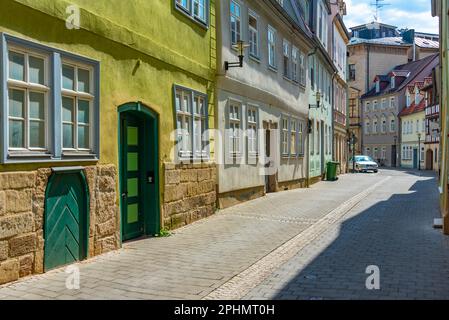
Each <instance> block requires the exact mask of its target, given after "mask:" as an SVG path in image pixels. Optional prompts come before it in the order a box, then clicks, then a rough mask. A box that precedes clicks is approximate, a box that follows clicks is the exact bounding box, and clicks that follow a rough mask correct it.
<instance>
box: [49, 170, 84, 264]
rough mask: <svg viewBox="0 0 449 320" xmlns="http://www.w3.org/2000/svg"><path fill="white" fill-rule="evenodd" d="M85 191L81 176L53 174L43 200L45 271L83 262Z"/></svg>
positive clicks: (79, 173)
mask: <svg viewBox="0 0 449 320" xmlns="http://www.w3.org/2000/svg"><path fill="white" fill-rule="evenodd" d="M87 199H88V195H87V188H86V183H85V181H84V177H83V176H82V174H81V172H72V173H55V174H53V176H52V177H51V178H50V181H49V184H48V187H47V192H46V200H45V228H44V238H45V247H44V251H45V258H44V265H45V270H50V269H54V268H56V267H59V266H63V265H67V264H70V263H73V262H75V261H79V260H83V259H85V258H86V252H87V238H88V235H87V232H88V231H87V230H88V228H87V220H88V209H87Z"/></svg>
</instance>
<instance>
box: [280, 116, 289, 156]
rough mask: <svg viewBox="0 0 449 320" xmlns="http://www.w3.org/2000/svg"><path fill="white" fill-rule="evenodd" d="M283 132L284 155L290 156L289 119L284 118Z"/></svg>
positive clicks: (282, 121)
mask: <svg viewBox="0 0 449 320" xmlns="http://www.w3.org/2000/svg"><path fill="white" fill-rule="evenodd" d="M281 123H282V132H281V139H282V140H281V144H282V155H283V156H288V147H289V145H288V138H289V130H288V118H286V117H282V120H281Z"/></svg>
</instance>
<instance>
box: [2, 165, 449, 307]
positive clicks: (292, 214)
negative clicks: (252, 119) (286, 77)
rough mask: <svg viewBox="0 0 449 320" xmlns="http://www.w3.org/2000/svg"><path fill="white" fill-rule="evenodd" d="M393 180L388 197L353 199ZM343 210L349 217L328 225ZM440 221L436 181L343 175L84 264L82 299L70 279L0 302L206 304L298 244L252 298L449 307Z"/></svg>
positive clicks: (41, 280)
mask: <svg viewBox="0 0 449 320" xmlns="http://www.w3.org/2000/svg"><path fill="white" fill-rule="evenodd" d="M390 176H391V178H390V180H389V181H388V183H386V184H384V185H382V188H377V189H376V190H375V191H374V192H371V193H370V194H368V195H365V196H363V197H362V198H360V197H359V198H360V199H359V198H356V197H357V195H359V194H361V192H363V191H364V190H367V189H368V188H370V187H371V186H373V185H375V184H376V183H378V182H380V181H382V180H383V179H385V178H386V177H390ZM180 179H181V180H182V179H185V177H183V176H182V174H181V178H180ZM412 190H416V191H417V192H415V193H411V192H410V191H412ZM354 198H356V200H357V201H358V202H357V203H354V206H352V207H351V205H352V204H353V202H351V201H353V200H351V199H354ZM339 206H342V207H348V208H349V209H348V210H349V211H346V212H344V211H342V212H340V213H341V214H340V215H336V214H334V215H329V214H330V213H332V211H333V210H334V209H335V208H336V207H339ZM436 216H438V191H437V189H436V184H435V177H434V176H431V175H426V174H425V173H423V175H421V176H419V175H412V174H408V173H406V172H403V171H390V170H389V171H381V172H380V173H379V174H360V175H359V174H357V175H343V176H341V177H340V179H339V180H338V181H336V182H320V183H318V184H315V185H313V186H312V187H311V188H309V189H297V190H291V191H286V192H280V193H275V194H269V195H267V196H266V197H263V198H259V199H256V200H254V201H250V202H246V203H243V204H241V205H237V206H235V207H231V208H228V209H225V210H220V212H219V213H217V214H216V215H214V216H211V217H209V218H207V219H204V220H201V221H199V222H196V223H193V224H191V225H189V226H186V227H183V228H180V229H178V230H176V231H175V232H173V234H172V236H170V237H167V238H150V239H145V240H141V241H136V242H131V243H127V244H125V245H124V246H123V249H121V250H118V251H114V252H110V253H108V254H105V255H102V256H99V257H96V258H94V259H91V260H89V261H86V262H83V263H80V264H78V266H79V268H80V272H81V279H80V280H81V283H80V284H81V289H80V290H74V291H69V290H67V289H66V288H65V279H66V276H67V275H66V274H65V273H64V272H49V273H46V274H43V275H39V276H33V277H28V278H25V279H23V280H19V281H18V282H17V283H15V284H14V286H13V285H4V286H0V299H9V298H10V299H15V298H16V299H17V298H23V296H24V292H27V293H25V294H30V295H31V294H32V297H35V295H37V296H39V297H41V298H42V299H53V298H57V299H126V298H128V299H140V298H142V299H201V298H204V297H205V296H209V295H210V294H211V293H213V292H217V290H223V288H226V286H227V285H229V281H230V280H231V279H233V278H234V277H235V276H238V275H239V274H241V273H242V272H245V271H246V270H248V269H249V268H250V267H251V266H252V265H254V264H255V263H257V262H258V261H261V260H263V259H264V257H266V256H267V255H269V254H270V253H271V252H273V251H275V250H277V249H278V248H280V247H282V246H283V245H284V244H285V243H287V242H288V241H289V240H291V239H293V238H295V237H297V239H296V240H297V243H298V244H300V246H299V247H295V246H294V245H292V246H291V248H290V249H291V250H297V253H295V254H293V255H292V256H291V257H290V256H288V259H285V260H286V261H285V263H283V264H282V265H280V266H278V265H276V264H273V262H272V261H269V263H270V265H269V266H268V267H269V268H270V266H271V267H272V269H269V270H270V272H268V273H266V274H265V273H264V278H262V279H258V280H257V281H256V282H255V283H250V284H249V286H248V288H247V289H248V292H247V294H246V296H245V297H246V298H248V299H249V298H251V299H304V300H310V299H323V298H326V299H338V298H347V299H358V298H367V299H379V298H384V299H401V298H405V299H410V298H412V299H416V298H420V297H422V298H426V299H427V298H432V297H434V296H436V298H449V279H446V278H445V275H444V273H442V272H441V270H445V268H446V266H447V264H448V263H449V250H448V248H449V242H448V240H447V237H444V236H442V235H441V231H438V230H435V229H433V228H432V226H431V223H432V221H433V218H434V217H436ZM292 252H293V251H292ZM281 257H284V258H285V257H286V256H281ZM368 264H377V265H379V267H380V269H381V288H382V290H380V291H378V292H372V291H368V290H366V288H365V280H366V276H367V274H365V269H366V266H367V265H368ZM261 267H263V268H266V267H267V266H263V265H262V266H261ZM271 270H273V271H271ZM306 275H315V276H316V277H311V278H310V279H309V280H307V279H304V276H306ZM265 276H266V277H265ZM12 288H16V289H12ZM19 288H20V290H19ZM422 288H425V289H428V290H420V289H422ZM429 288H431V289H429ZM31 289H32V291H31Z"/></svg>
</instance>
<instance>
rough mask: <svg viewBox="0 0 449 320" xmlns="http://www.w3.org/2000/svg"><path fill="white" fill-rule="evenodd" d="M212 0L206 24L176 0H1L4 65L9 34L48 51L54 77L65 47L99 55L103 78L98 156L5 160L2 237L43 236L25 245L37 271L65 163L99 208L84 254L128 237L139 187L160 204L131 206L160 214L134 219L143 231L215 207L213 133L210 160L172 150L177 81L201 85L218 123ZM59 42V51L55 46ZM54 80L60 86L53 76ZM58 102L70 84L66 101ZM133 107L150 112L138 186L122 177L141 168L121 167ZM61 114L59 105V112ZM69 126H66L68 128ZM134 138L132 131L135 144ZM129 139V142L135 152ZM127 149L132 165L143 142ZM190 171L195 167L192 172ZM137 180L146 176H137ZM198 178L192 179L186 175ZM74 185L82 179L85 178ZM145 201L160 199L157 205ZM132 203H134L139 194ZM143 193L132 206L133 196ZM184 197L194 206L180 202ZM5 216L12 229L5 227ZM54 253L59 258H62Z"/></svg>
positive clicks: (0, 188)
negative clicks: (50, 200) (53, 191)
mask: <svg viewBox="0 0 449 320" xmlns="http://www.w3.org/2000/svg"><path fill="white" fill-rule="evenodd" d="M206 2H207V4H208V5H207V8H206V21H205V22H206V23H200V22H198V21H197V20H195V19H194V18H192V16H190V15H188V14H186V13H185V12H183V11H182V10H180V9H179V8H178V7H177V5H176V2H175V1H171V0H151V1H148V0H135V1H133V5H130V3H129V2H128V1H121V0H108V1H91V0H73V1H70V2H69V1H64V0H3V1H2V3H1V10H0V36H1V37H0V39H6V40H4V42H3V43H4V45H3V50H4V51H3V55H2V54H0V57H3V61H2V62H1V63H2V64H4V65H3V67H2V68H0V70H2V71H5V70H8V69H6V68H7V66H6V65H8V62H7V61H8V60H7V59H8V50H10V48H9V43H8V41H9V40H8V39H17V41H18V43H20V46H22V45H23V46H24V50H26V49H27V47H28V46H30V50H38V51H39V50H40V49H39V48H45V50H48V51H47V52H50V54H49V55H48V60H49V61H50V65H51V66H49V67H48V70H50V71H49V72H50V73H51V72H53V75H56V74H59V77H61V78H62V79H64V78H63V76H61V65H62V64H63V63H64V62H62V63H61V62H59V64H57V63H55V61H56V62H58V60H57V59H55V58H54V57H55V56H56V55H58V54H59V53H60V54H61V57H62V56H63V55H64V54H66V56H69V57H70V56H72V55H73V57H80V58H86V61H93V62H95V65H96V66H97V67H98V72H96V71H95V72H94V73H95V75H94V77H93V78H92V79H93V81H92V82H95V80H96V76H98V77H97V79H98V81H97V83H96V84H95V85H96V88H99V89H98V90H97V91H98V92H95V102H98V105H97V106H95V103H94V104H93V105H91V108H97V109H98V114H99V116H98V117H96V119H95V120H94V121H92V122H91V123H90V125H91V126H92V127H94V128H93V129H92V130H93V131H95V130H96V129H97V128H99V131H98V134H95V135H96V136H95V139H96V141H98V143H96V144H97V146H98V145H99V148H98V152H97V153H98V154H95V156H92V157H91V158H86V157H84V156H79V155H76V156H72V157H71V158H70V157H66V158H64V156H62V158H57V157H54V156H53V157H52V156H47V157H46V158H45V159H44V158H43V157H42V158H36V157H30V158H29V159H28V158H25V157H22V158H21V159H20V162H16V161H15V160H11V161H6V162H3V163H2V162H1V161H0V209H1V210H0V226H1V228H0V231H2V232H1V233H0V240H2V241H3V240H5V241H17V240H15V239H16V238H17V237H19V238H20V237H22V236H23V235H26V236H33V237H35V238H36V239H37V240H36V241H35V242H34V243H35V246H36V247H34V248H31V249H30V252H34V253H26V254H30V255H33V256H32V261H33V262H32V267H30V268H28V269H26V270H28V271H29V270H31V271H29V272H31V273H40V272H43V270H44V267H43V266H44V262H43V260H44V259H45V258H44V256H46V255H44V250H45V249H44V243H45V239H44V237H45V234H44V232H43V230H44V225H45V224H46V223H47V221H46V218H47V216H48V213H47V212H46V211H45V210H46V205H45V203H46V202H45V200H46V198H45V197H46V196H45V190H46V189H47V186H48V181H49V180H50V179H51V176H52V175H55V174H56V172H57V174H64V173H63V172H64V170H66V172H70V171H71V170H73V169H74V168H76V169H77V170H81V171H82V174H83V175H85V176H86V182H85V183H86V186H85V187H86V189H87V190H89V192H88V193H89V195H88V199H90V200H89V207H90V208H89V209H90V210H88V212H89V213H88V214H89V215H90V217H89V218H88V219H86V221H89V226H88V229H89V232H88V235H83V236H85V237H86V239H81V240H82V241H85V240H86V241H88V246H87V247H88V252H87V253H86V254H85V256H86V257H87V258H89V257H92V256H94V255H98V254H101V253H104V252H107V251H110V250H114V249H117V248H118V247H120V245H121V242H122V240H123V239H126V238H127V237H124V235H123V230H124V228H123V224H124V223H126V221H125V220H126V212H125V215H123V212H121V209H123V208H121V206H122V205H123V202H124V201H123V197H128V195H129V197H131V193H133V196H134V197H135V196H136V194H137V193H138V192H139V190H140V191H141V192H140V195H139V196H140V197H141V198H140V199H139V201H141V202H140V203H141V204H142V206H141V207H142V208H145V209H139V211H142V210H143V211H145V210H148V211H151V212H138V213H136V212H135V211H133V212H132V213H131V214H129V216H131V215H133V219H140V215H141V214H142V215H144V216H146V215H152V216H151V217H150V218H151V222H148V221H144V222H143V223H141V224H140V225H141V226H142V227H141V229H137V231H139V230H141V231H142V232H141V234H140V235H155V234H158V233H159V231H160V229H161V228H167V229H171V228H176V227H179V226H181V225H184V224H187V223H190V222H192V221H194V220H197V219H200V218H203V217H206V216H207V215H210V214H212V213H213V212H214V208H215V183H214V179H216V173H215V164H214V163H213V161H212V159H213V144H212V143H213V139H212V137H211V139H210V145H209V148H210V155H209V157H208V158H207V159H202V161H203V163H199V164H174V155H175V154H176V153H177V152H175V150H176V148H175V145H176V144H175V141H174V139H175V135H174V131H175V129H176V125H177V121H176V119H177V116H176V108H175V101H176V100H175V91H174V89H175V87H176V88H183V89H186V90H188V92H192V97H193V92H195V94H198V95H201V97H205V100H204V101H205V102H206V104H205V108H203V109H207V113H205V119H204V123H206V124H207V125H206V126H208V128H209V129H213V128H214V123H215V120H214V119H215V114H214V101H215V83H214V81H215V74H216V71H215V69H216V32H215V0H210V1H206ZM73 5H75V6H77V7H78V8H79V12H80V28H79V29H76V28H75V29H69V28H67V27H66V20H67V18H68V17H69V16H70V15H71V14H72V13H73V11H69V10H68V8H70V6H73ZM5 44H7V45H5ZM0 47H1V46H0ZM5 48H7V49H5ZM8 48H9V49H8ZM53 49H54V50H55V51H54V52H57V53H56V54H55V53H52V50H53ZM21 50H22V49H21ZM5 61H6V63H5ZM55 65H56V66H57V67H59V69H58V68H57V67H55ZM8 68H10V67H8ZM97 73H98V74H97ZM53 78H56V77H55V76H53V77H52V79H53ZM6 79H8V73H7V72H6V71H5V72H3V77H1V76H0V80H1V81H2V88H4V89H5V88H7V86H8V88H9V86H10V84H9V80H8V81H6ZM61 81H62V80H61ZM56 83H57V82H56ZM92 85H93V84H92ZM52 86H55V87H56V85H55V83H53V84H52ZM58 90H59V91H58ZM58 90H56V92H62V91H61V88H59V89H58ZM2 91H4V92H3V94H0V106H1V108H0V119H2V121H3V122H2V123H3V124H2V125H0V128H1V129H2V130H3V131H2V139H4V137H5V134H4V132H6V128H5V127H6V125H5V124H6V123H8V121H10V120H8V110H9V109H8V108H9V105H10V102H8V101H9V100H8V99H10V97H9V96H10V94H8V92H9V91H8V89H7V90H2ZM54 91H55V90H53V88H51V89H50V90H49V94H50V95H53V92H54ZM62 95H64V94H62ZM8 97H9V98H8ZM56 101H58V99H56ZM60 101H61V94H59V104H61V103H60ZM74 101H77V100H74ZM53 104H55V106H52V105H48V106H47V105H46V107H48V108H49V110H48V111H49V117H53V115H52V114H51V113H52V112H53V110H54V109H53V108H59V110H61V108H62V107H61V105H56V103H53ZM75 108H77V107H76V104H75ZM4 110H6V112H4ZM61 112H62V111H61ZM126 112H128V115H129V117H128V120H129V119H137V120H139V119H140V120H141V121H140V122H139V121H135V122H136V123H137V122H139V125H141V129H139V130H141V131H138V132H139V133H140V134H141V135H140V137H139V139H142V140H141V142H139V143H138V144H137V143H136V146H137V145H138V146H139V150H138V151H139V152H140V154H144V155H145V156H144V157H142V160H139V161H141V162H140V163H139V164H138V165H137V164H136V165H135V164H133V166H134V165H135V166H136V168H137V167H138V168H139V169H135V172H131V173H132V174H134V175H133V176H132V178H133V179H134V180H133V183H134V184H133V185H132V186H130V185H129V184H128V185H127V186H128V187H125V186H124V184H126V181H127V180H126V179H127V178H129V177H130V176H131V175H130V173H129V172H128V171H132V170H131V169H130V166H131V165H129V166H128V168H127V170H125V171H127V172H128V175H127V176H124V175H123V170H122V168H121V167H120V166H121V164H123V163H124V161H123V159H122V158H123V156H124V155H125V156H126V155H127V153H126V152H125V153H122V152H121V151H122V150H121V148H120V147H121V146H120V144H121V143H120V141H123V140H121V139H123V133H122V131H123V130H121V129H122V123H124V122H123V121H124V119H121V116H122V115H123V114H125V113H126ZM3 113H4V114H3ZM56 117H57V116H56V115H55V116H54V118H55V119H56ZM60 117H61V116H60ZM62 117H63V116H62ZM55 123H56V122H55ZM129 123H131V122H129ZM54 126H56V125H54ZM130 126H131V125H130ZM52 130H53V129H48V132H49V133H48V134H49V135H50V136H51V135H52V134H53V131H52ZM61 131H62V129H61V130H60V131H59V132H61ZM136 132H137V131H136ZM128 133H129V132H128ZM55 135H56V134H55ZM53 139H54V140H55V141H57V143H59V145H62V144H63V143H62V142H60V140H63V137H62V138H61V137H60V136H59V137H55V138H53ZM133 139H137V138H135V137H134V138H133ZM3 141H6V142H4V143H3V145H2V147H3V150H6V152H7V153H8V157H9V152H10V150H8V145H9V144H8V140H7V139H6V138H5V139H4V140H3ZM136 141H137V140H136ZM139 141H140V140H139ZM128 142H129V141H128ZM130 144H132V141H131V142H129V143H128V145H130ZM55 145H56V143H55ZM5 146H6V147H5ZM131 147H133V148H134V146H131ZM131 147H130V148H129V150H132V148H131ZM53 148H55V147H54V146H53ZM135 148H137V147H135ZM129 150H128V151H129ZM50 151H51V150H50ZM51 152H53V151H51ZM49 153H50V152H49ZM62 153H64V152H62ZM129 153H132V154H131V155H130V156H129V157H128V158H127V160H128V162H127V163H128V164H129V163H130V161H131V160H130V159H132V156H135V154H136V152H134V153H133V152H129ZM0 154H2V152H0ZM77 157H78V158H77ZM6 158H7V157H6V156H5V159H6ZM8 159H10V158H8ZM136 163H137V162H136ZM58 168H59V169H58ZM61 171H62V173H61ZM189 171H192V173H191V174H188V173H189ZM167 172H168V173H169V174H167ZM181 173H182V175H181ZM67 174H69V173H67ZM123 177H125V180H123ZM193 178H194V179H193ZM136 179H140V180H139V181H138V182H136ZM121 181H125V183H121ZM199 181H206V182H207V183H206V186H202V188H198V187H196V188H194V187H195V185H196V184H198V182H199ZM136 183H138V184H136ZM189 183H190V184H192V185H188V184H189ZM83 188H84V187H83ZM131 188H132V189H131ZM139 188H140V189H139ZM77 190H80V188H78V187H77ZM75 197H76V195H75ZM133 201H134V200H133ZM146 201H151V204H147V203H146ZM22 202H23V203H22ZM128 202H129V203H131V201H128ZM128 202H126V203H128ZM134 202H135V203H137V200H136V201H134ZM134 202H133V205H136V204H135V203H134ZM180 202H182V203H184V204H185V205H183V206H180V205H179V204H180ZM172 203H173V204H172ZM187 205H188V207H186V206H187ZM133 208H135V207H133ZM133 210H134V209H133ZM136 210H137V209H136ZM191 210H196V211H195V212H191ZM3 211H5V212H3ZM122 211H123V210H122ZM129 216H128V217H129ZM24 217H26V219H25V218H24ZM124 218H125V219H124ZM18 219H19V220H20V219H22V220H23V219H25V220H23V221H25V222H24V223H22V224H21V225H20V226H21V228H19V227H18V226H17V225H15V224H14V223H15V221H16V220H17V221H19V220H18ZM146 219H147V218H146V217H145V220H146ZM22 220H20V221H22ZM128 222H129V221H128ZM8 226H12V227H14V228H15V229H11V230H6V231H5V230H3V229H2V228H3V227H8ZM148 226H151V227H148ZM144 228H145V230H144ZM61 229H63V228H62V227H61ZM3 231H5V232H3ZM30 232H31V233H32V234H31V235H30V234H29V233H30ZM137 233H138V232H137ZM11 243H12V242H11ZM27 258H28V256H27ZM54 260H55V261H57V260H58V258H57V257H56V258H55V259H54ZM18 261H19V260H18V259H17V258H15V257H11V260H7V262H8V264H12V265H15V264H16V263H17V264H18ZM27 261H28V260H27ZM21 268H22V266H21V265H20V267H18V268H17V274H16V273H15V272H13V273H11V277H10V278H8V279H6V280H5V281H12V280H15V279H16V278H17V277H18V275H19V274H20V276H22V274H24V275H25V273H23V272H22V271H21ZM0 269H1V268H0ZM14 270H15V269H14ZM28 271H27V272H28ZM0 272H2V270H0Z"/></svg>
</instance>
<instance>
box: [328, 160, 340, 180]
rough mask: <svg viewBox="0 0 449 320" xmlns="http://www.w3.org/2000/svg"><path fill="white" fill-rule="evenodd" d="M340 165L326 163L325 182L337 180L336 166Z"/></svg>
mask: <svg viewBox="0 0 449 320" xmlns="http://www.w3.org/2000/svg"><path fill="white" fill-rule="evenodd" d="M339 165H340V162H336V161H329V162H328V163H327V170H326V180H327V181H335V180H337V166H339Z"/></svg>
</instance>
